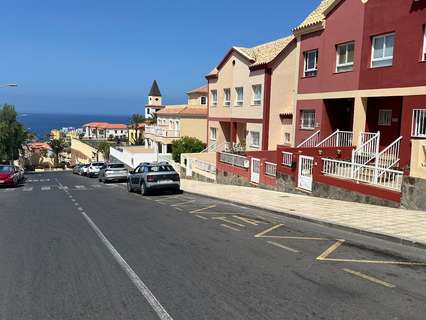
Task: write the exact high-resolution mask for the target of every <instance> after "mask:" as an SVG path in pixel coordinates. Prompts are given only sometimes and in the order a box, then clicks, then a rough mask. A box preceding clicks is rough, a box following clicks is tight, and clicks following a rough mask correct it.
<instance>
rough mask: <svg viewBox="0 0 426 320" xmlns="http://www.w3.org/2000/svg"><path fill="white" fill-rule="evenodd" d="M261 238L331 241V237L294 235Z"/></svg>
mask: <svg viewBox="0 0 426 320" xmlns="http://www.w3.org/2000/svg"><path fill="white" fill-rule="evenodd" d="M261 238H270V239H294V240H318V241H329V240H330V239H326V238H314V237H292V236H263V237H261Z"/></svg>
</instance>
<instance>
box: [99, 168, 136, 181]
mask: <svg viewBox="0 0 426 320" xmlns="http://www.w3.org/2000/svg"><path fill="white" fill-rule="evenodd" d="M128 175H129V172H128V170H127V169H126V167H125V165H124V164H122V163H109V164H105V165H104V166H103V167H102V169H101V171H100V172H99V182H104V183H105V182H110V181H127V176H128Z"/></svg>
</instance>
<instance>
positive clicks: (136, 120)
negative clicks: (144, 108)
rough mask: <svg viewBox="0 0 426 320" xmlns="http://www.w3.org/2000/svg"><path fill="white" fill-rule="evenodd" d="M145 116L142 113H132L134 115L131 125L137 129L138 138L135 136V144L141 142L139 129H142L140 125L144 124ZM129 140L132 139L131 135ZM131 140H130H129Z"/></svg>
mask: <svg viewBox="0 0 426 320" xmlns="http://www.w3.org/2000/svg"><path fill="white" fill-rule="evenodd" d="M145 120H146V119H145V117H144V116H142V115H141V114H139V113H135V114H133V115H132V117H131V118H130V125H131V127H132V128H133V129H135V131H136V138H135V140H134V143H135V144H139V142H140V139H139V130H140V125H141V124H142V123H144V122H145ZM128 138H129V140H130V135H129V137H128ZM129 142H130V141H129Z"/></svg>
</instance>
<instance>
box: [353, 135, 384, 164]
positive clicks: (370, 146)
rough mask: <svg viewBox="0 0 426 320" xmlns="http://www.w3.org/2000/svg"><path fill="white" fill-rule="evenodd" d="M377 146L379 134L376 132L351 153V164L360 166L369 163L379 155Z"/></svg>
mask: <svg viewBox="0 0 426 320" xmlns="http://www.w3.org/2000/svg"><path fill="white" fill-rule="evenodd" d="M369 136H370V135H369ZM365 137H367V136H365ZM361 140H362V139H361ZM379 145H380V132H377V133H375V134H374V135H371V138H370V139H368V140H367V141H366V142H364V143H363V144H362V145H361V146H359V147H358V148H357V149H356V150H354V151H353V152H352V162H353V163H356V164H361V165H363V164H367V163H369V162H370V161H371V160H373V159H374V158H376V157H377V155H378V154H379Z"/></svg>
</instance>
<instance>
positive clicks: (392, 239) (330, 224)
mask: <svg viewBox="0 0 426 320" xmlns="http://www.w3.org/2000/svg"><path fill="white" fill-rule="evenodd" d="M183 191H184V192H185V193H189V194H194V195H198V196H203V197H206V198H210V199H215V200H221V201H226V202H229V203H233V204H237V205H243V206H246V207H249V208H252V209H260V210H263V211H268V212H270V213H274V214H279V215H282V216H285V217H288V218H292V219H296V220H301V221H307V222H311V223H315V224H319V225H323V226H327V227H332V228H336V229H340V230H343V231H350V232H354V233H357V234H361V235H366V236H371V237H374V238H377V239H381V240H386V241H390V242H393V243H397V244H401V245H406V246H410V247H415V248H419V249H426V243H423V242H416V241H413V240H409V239H406V238H402V237H395V236H392V235H388V234H383V233H377V232H374V231H367V230H363V229H358V228H355V227H351V226H346V225H343V224H337V223H333V222H329V221H323V220H319V219H313V218H309V217H302V216H300V215H297V214H294V213H288V212H284V211H279V210H277V209H270V208H263V207H260V206H256V205H253V204H247V203H244V202H242V201H236V200H228V199H223V198H221V197H218V196H212V195H206V194H203V193H197V192H194V191H186V190H185V189H183Z"/></svg>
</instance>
